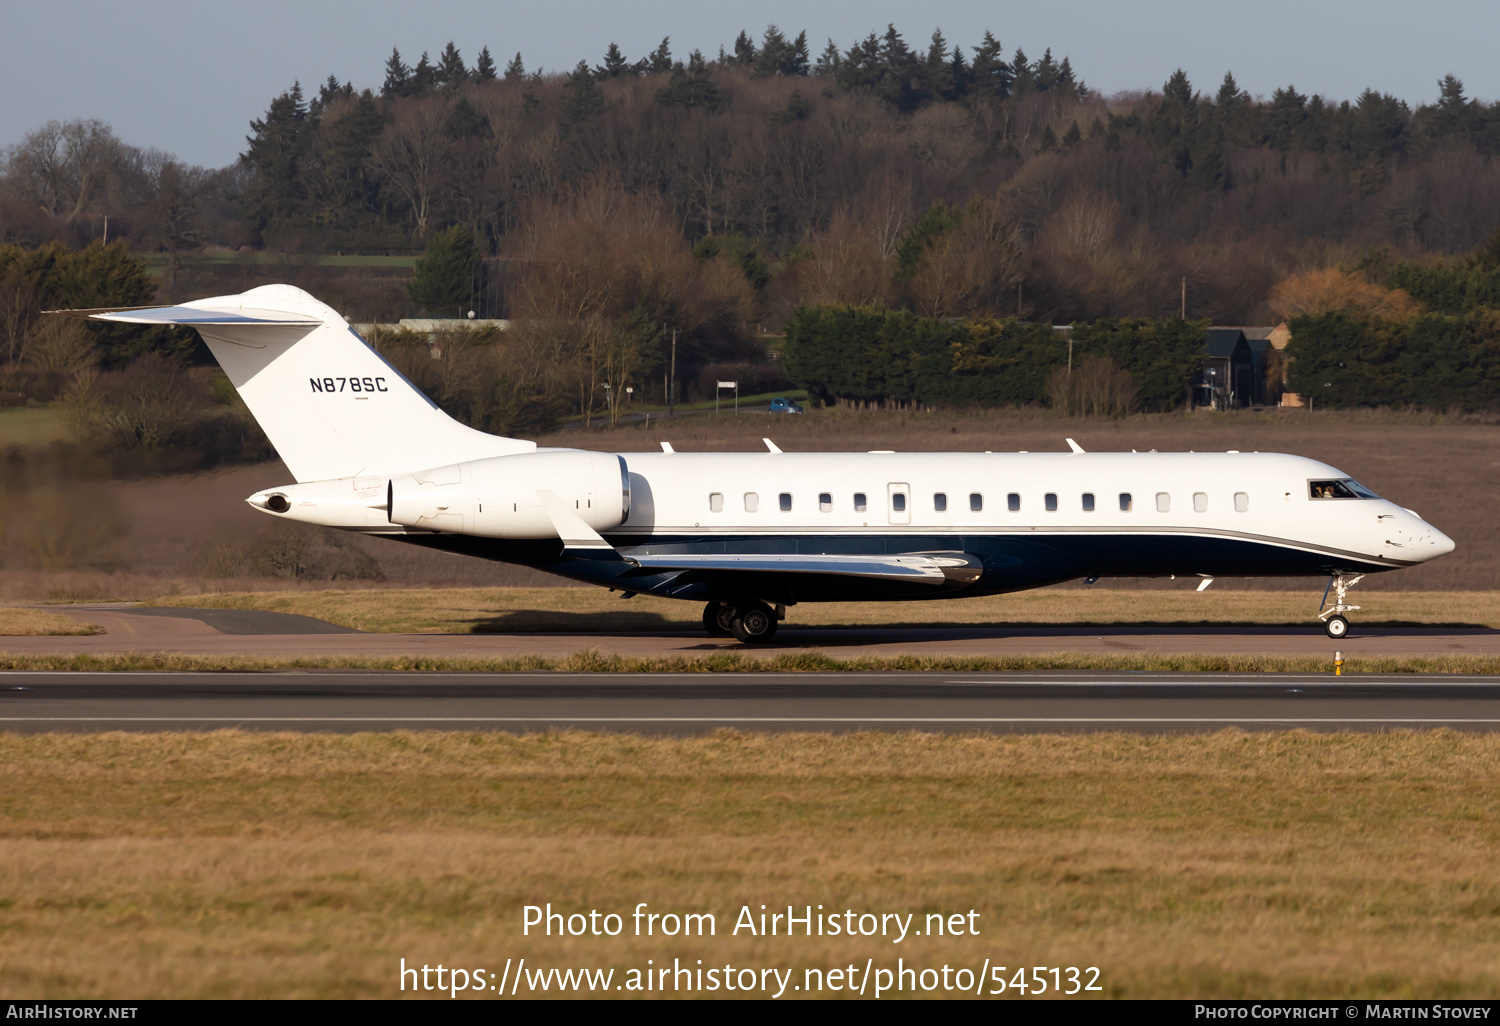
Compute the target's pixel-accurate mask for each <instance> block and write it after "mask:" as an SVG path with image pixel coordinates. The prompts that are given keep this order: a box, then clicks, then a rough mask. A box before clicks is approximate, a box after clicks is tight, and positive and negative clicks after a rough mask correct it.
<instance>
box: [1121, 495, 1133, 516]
mask: <svg viewBox="0 0 1500 1026" xmlns="http://www.w3.org/2000/svg"><path fill="white" fill-rule="evenodd" d="M1133 509H1135V501H1134V500H1133V499H1131V497H1130V493H1129V492H1121V493H1120V512H1121V513H1129V512H1130V511H1131V510H1133Z"/></svg>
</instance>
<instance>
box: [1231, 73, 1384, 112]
mask: <svg viewBox="0 0 1500 1026" xmlns="http://www.w3.org/2000/svg"><path fill="white" fill-rule="evenodd" d="M1368 91H1369V90H1366V92H1368ZM1244 96H1245V94H1244V93H1242V92H1240V84H1239V83H1238V82H1236V81H1235V80H1234V72H1232V71H1226V72H1224V81H1223V82H1221V83H1219V95H1218V96H1216V97H1214V103H1215V104H1216V105H1218V106H1219V107H1225V108H1227V107H1230V106H1233V105H1234V104H1236V103H1238V102H1239V101H1240V100H1242V99H1244Z"/></svg>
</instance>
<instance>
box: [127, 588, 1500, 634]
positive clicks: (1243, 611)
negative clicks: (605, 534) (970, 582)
mask: <svg viewBox="0 0 1500 1026" xmlns="http://www.w3.org/2000/svg"><path fill="white" fill-rule="evenodd" d="M1321 594H1322V592H1321V589H1311V590H1309V591H1308V592H1306V593H1297V592H1273V591H1260V592H1247V591H1214V590H1212V589H1210V590H1209V591H1206V592H1201V593H1199V592H1195V591H1192V590H1191V588H1190V587H1186V586H1185V587H1184V589H1183V590H1182V591H1171V592H1165V591H1153V592H1151V593H1150V600H1149V602H1143V601H1142V594H1141V593H1140V592H1138V591H1126V590H1118V589H1104V588H1090V589H1045V590H1038V591H1027V592H1019V593H1017V594H1014V595H996V596H991V597H987V598H975V599H953V600H951V601H942V602H828V603H809V604H806V605H800V606H794V607H792V608H791V609H789V610H788V612H787V622H786V624H785V625H784V626H786V627H788V628H795V627H831V626H870V625H881V626H890V627H895V626H919V625H920V626H932V625H938V624H1003V623H1047V624H1050V623H1059V624H1060V623H1089V624H1118V623H1132V624H1147V623H1160V624H1190V623H1192V624H1196V623H1261V624H1291V625H1297V626H1303V627H1308V628H1310V629H1315V628H1316V623H1317V621H1316V619H1315V614H1316V612H1317V604H1318V599H1319V597H1320V596H1321ZM1357 601H1359V603H1360V605H1361V607H1362V608H1361V610H1360V612H1359V613H1358V614H1354V615H1355V616H1356V617H1357V619H1358V621H1359V622H1360V623H1361V624H1377V623H1380V624H1394V623H1420V624H1481V625H1485V626H1490V627H1500V592H1495V591H1486V592H1430V591H1425V592H1395V591H1387V592H1371V593H1369V594H1361V595H1358V596H1357ZM147 604H148V605H154V606H185V607H188V608H210V609H264V610H269V611H271V612H275V613H298V614H301V615H303V616H312V617H317V618H318V619H320V620H327V621H328V622H330V623H336V624H340V625H342V626H345V627H353V628H355V629H357V630H362V631H379V632H390V633H401V634H455V633H456V634H466V633H525V632H532V631H641V632H649V631H655V630H698V629H700V628H701V626H702V624H701V621H700V617H701V615H702V612H703V609H702V607H701V606H699V605H697V604H696V603H690V602H681V601H674V600H672V599H662V598H654V597H652V596H649V595H637V596H636V597H634V598H632V599H627V600H622V599H621V597H620V596H619V595H618V594H611V593H610V592H608V591H606V590H605V589H603V588H423V589H380V590H373V589H362V590H359V591H303V592H240V593H230V594H213V593H210V594H201V595H174V596H170V597H166V598H158V599H154V600H153V601H151V602H149V603H147Z"/></svg>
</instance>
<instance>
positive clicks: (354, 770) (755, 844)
mask: <svg viewBox="0 0 1500 1026" xmlns="http://www.w3.org/2000/svg"><path fill="white" fill-rule="evenodd" d="M0 779H3V781H4V788H3V797H0V807H3V809H4V816H3V817H0V908H3V910H4V911H3V916H4V923H5V929H4V930H0V989H3V990H4V992H6V993H8V994H13V995H25V996H27V997H35V998H91V997H112V998H152V997H176V998H189V997H212V998H223V997H259V998H266V997H395V996H400V993H399V991H398V989H397V988H398V979H397V968H398V965H399V960H400V959H402V958H405V959H406V961H407V964H408V965H411V964H413V963H415V964H418V965H420V964H422V963H427V964H430V965H433V966H436V965H437V964H438V963H444V964H445V965H447V966H450V967H451V966H465V967H470V968H483V969H485V970H486V971H487V972H494V973H496V974H498V973H499V972H500V971H501V969H502V968H503V967H504V965H505V962H506V959H508V958H509V959H519V958H521V957H525V958H526V959H527V962H528V965H529V966H530V967H533V968H534V969H541V968H548V967H558V968H583V967H586V968H599V969H604V968H614V969H615V970H616V974H617V975H616V979H617V980H618V979H619V978H620V977H621V976H623V973H624V971H625V970H626V969H627V968H631V967H637V968H646V962H647V959H652V960H653V961H654V964H655V965H657V966H660V965H661V964H663V962H664V961H665V962H666V963H667V964H668V965H670V964H671V961H672V959H674V958H678V959H681V960H682V961H683V962H684V963H687V964H693V962H694V961H695V960H696V959H700V958H701V959H703V960H704V964H705V965H706V966H707V965H723V964H725V963H729V964H732V965H734V966H735V967H737V968H738V967H755V968H762V967H777V968H780V969H782V970H787V969H791V970H794V971H795V975H794V977H793V978H794V980H795V981H796V982H798V983H800V982H801V981H802V979H803V976H802V971H803V970H804V969H808V968H814V969H824V970H827V969H831V968H834V967H839V966H844V965H847V964H849V963H855V964H856V965H858V966H861V967H863V966H864V965H865V963H866V959H873V961H874V964H875V967H876V968H881V967H890V968H895V966H896V960H897V958H898V957H900V958H904V959H905V964H906V965H907V966H915V967H916V968H919V969H921V968H928V967H931V968H940V967H941V966H942V965H943V964H944V963H947V964H949V965H950V966H952V967H953V968H955V969H957V968H960V967H967V968H969V969H970V970H971V971H972V972H977V971H979V970H980V968H981V964H982V963H983V962H984V961H985V960H986V959H990V960H991V964H992V965H1005V966H1007V967H1009V968H1010V970H1012V971H1013V969H1014V968H1015V967H1018V966H1028V967H1029V966H1038V965H1062V966H1068V965H1075V966H1080V967H1087V966H1097V967H1099V969H1100V971H1101V973H1100V983H1101V985H1102V987H1103V991H1102V995H1103V996H1108V997H1224V998H1229V997H1309V996H1318V997H1326V998H1335V997H1337V998H1344V997H1356V996H1357V997H1360V998H1365V997H1368V998H1378V997H1423V998H1450V997H1459V996H1463V997H1472V998H1480V997H1487V998H1493V997H1495V996H1496V995H1497V993H1500V971H1497V970H1500V933H1497V931H1496V929H1495V921H1496V920H1495V917H1496V914H1497V910H1500V878H1497V877H1496V875H1495V872H1494V852H1495V849H1496V845H1497V844H1500V828H1497V824H1500V786H1497V785H1500V737H1497V736H1495V735H1460V734H1456V733H1452V732H1446V731H1439V732H1428V733H1409V732H1398V733H1393V734H1385V735H1368V734H1366V735H1311V734H1305V733H1283V734H1254V735H1247V734H1241V733H1233V732H1224V733H1220V734H1217V735H1210V736H1196V737H1176V738H1147V737H1135V736H1120V735H1092V736H1076V737H1060V736H1029V737H1026V736H1014V737H939V736H933V735H917V734H910V735H894V736H892V735H873V734H853V735H843V736H838V737H834V736H827V735H807V734H800V735H799V734H777V735H753V734H740V733H734V732H729V731H724V732H720V733H717V734H714V735H710V736H707V737H701V738H689V739H663V738H642V737H632V736H621V735H613V736H606V735H591V734H583V733H572V734H531V735H524V736H514V735H504V734H486V735H468V734H409V733H398V734H383V735H354V736H333V735H312V736H293V735H278V734H255V735H252V734H240V733H218V734H197V735H171V734H167V735H163V734H156V735H124V734H103V735H93V736H80V735H69V736H56V735H53V736H46V735H42V736H16V735H0ZM546 902H551V903H552V904H553V906H554V909H556V910H560V911H563V912H565V913H571V912H583V913H587V912H588V911H589V910H590V909H598V910H600V912H601V913H607V912H615V913H620V914H622V915H624V916H625V917H626V918H625V922H626V923H627V924H629V923H630V919H629V913H630V912H631V911H632V910H633V909H634V908H635V906H636V904H637V903H638V902H648V903H649V908H650V909H651V910H652V911H658V912H667V911H675V912H678V913H686V912H711V913H714V914H715V915H716V917H717V924H718V927H717V930H716V934H715V936H713V937H711V938H710V937H703V938H701V939H700V938H697V937H694V938H691V939H685V938H676V939H673V938H663V937H660V936H658V937H653V938H647V937H635V936H632V935H631V931H630V928H629V926H628V925H627V927H626V930H625V932H624V933H622V934H621V935H620V936H618V937H615V938H594V937H578V938H565V939H559V938H556V937H554V938H552V939H550V940H549V939H547V938H545V937H538V936H536V935H535V933H533V935H532V936H530V937H525V936H522V932H521V930H522V906H523V905H527V904H544V903H546ZM761 904H765V905H767V906H768V907H769V908H770V909H771V910H773V911H774V910H775V909H776V908H777V907H778V906H780V907H783V908H784V907H785V906H786V905H788V904H791V905H795V906H797V907H799V908H800V907H802V906H804V905H808V904H811V905H813V906H815V907H816V906H817V905H820V904H821V905H823V906H824V907H825V909H826V910H830V911H832V910H837V911H843V910H845V909H852V910H854V911H855V912H856V913H860V912H875V913H882V912H895V913H907V912H912V913H917V922H919V923H921V922H924V921H925V920H924V917H925V915H926V914H928V913H934V912H943V913H967V912H968V911H969V910H971V909H972V910H974V911H975V912H977V913H978V916H977V918H976V919H975V920H973V922H974V924H975V925H976V926H977V928H978V931H979V933H978V936H964V937H936V936H923V937H915V936H913V937H908V938H907V940H905V941H904V942H902V943H901V944H899V945H898V944H893V943H891V941H890V940H889V939H886V940H881V939H880V938H853V939H851V938H846V937H827V936H825V937H821V938H820V937H812V938H806V937H797V938H791V939H788V938H785V937H776V938H753V937H750V936H748V935H746V934H745V933H744V932H743V931H742V932H741V934H740V935H739V936H738V937H736V936H731V935H729V934H730V931H731V928H732V926H733V924H734V922H735V920H736V918H737V915H738V912H739V909H740V907H741V906H743V905H749V906H751V908H752V909H753V910H755V911H756V912H758V911H759V906H760V905H761ZM1007 975H1009V972H1008V973H1007ZM522 992H523V993H524V988H523V990H522ZM491 996H492V995H491ZM719 996H723V992H722V991H721V992H720V993H719ZM788 996H796V995H794V994H792V993H791V992H790V990H789V992H788ZM443 997H444V999H446V998H447V995H446V994H444V995H443Z"/></svg>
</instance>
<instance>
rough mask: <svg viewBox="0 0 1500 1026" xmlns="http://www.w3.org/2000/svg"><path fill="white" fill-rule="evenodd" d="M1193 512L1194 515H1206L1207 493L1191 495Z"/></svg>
mask: <svg viewBox="0 0 1500 1026" xmlns="http://www.w3.org/2000/svg"><path fill="white" fill-rule="evenodd" d="M1193 512H1194V513H1207V512H1208V493H1207V492H1194V493H1193Z"/></svg>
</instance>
